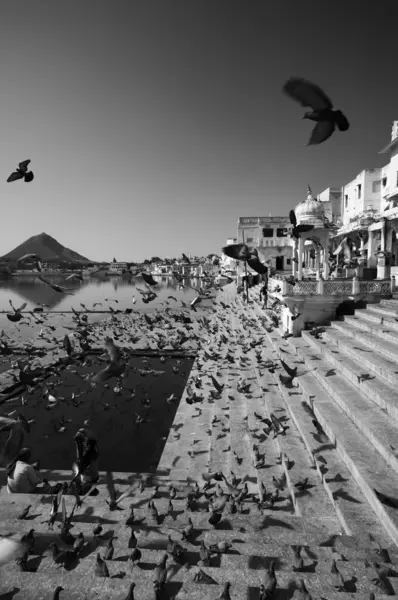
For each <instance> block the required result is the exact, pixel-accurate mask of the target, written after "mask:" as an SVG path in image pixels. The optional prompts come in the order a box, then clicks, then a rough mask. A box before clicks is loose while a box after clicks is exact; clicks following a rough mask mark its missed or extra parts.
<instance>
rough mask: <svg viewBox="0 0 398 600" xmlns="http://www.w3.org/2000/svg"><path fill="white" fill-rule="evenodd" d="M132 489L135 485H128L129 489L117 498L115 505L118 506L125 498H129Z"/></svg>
mask: <svg viewBox="0 0 398 600" xmlns="http://www.w3.org/2000/svg"><path fill="white" fill-rule="evenodd" d="M134 488H135V483H134V484H132V485H130V487H129V488H127V490H126V491H125V492H123V494H121V495H120V496H119V498H118V499H117V503H118V504H119V502H121V501H122V500H124V499H125V498H127V497H128V496H130V495H131V494H132V492H133V489H134Z"/></svg>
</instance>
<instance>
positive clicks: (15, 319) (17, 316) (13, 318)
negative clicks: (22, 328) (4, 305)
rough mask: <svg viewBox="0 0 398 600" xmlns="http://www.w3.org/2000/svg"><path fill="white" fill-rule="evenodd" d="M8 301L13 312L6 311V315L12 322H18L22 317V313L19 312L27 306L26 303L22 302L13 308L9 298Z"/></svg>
mask: <svg viewBox="0 0 398 600" xmlns="http://www.w3.org/2000/svg"><path fill="white" fill-rule="evenodd" d="M9 303H10V306H11V308H12V309H13V310H14V313H12V314H10V313H7V314H6V317H7V319H8V320H9V321H11V322H12V323H18V321H20V320H21V319H22V314H21V313H22V311H23V310H24V309H25V308H26V307H27V303H26V302H24V303H23V304H22V305H21V306H20V307H19V308H15V307H14V306H13V304H12V301H11V300H9Z"/></svg>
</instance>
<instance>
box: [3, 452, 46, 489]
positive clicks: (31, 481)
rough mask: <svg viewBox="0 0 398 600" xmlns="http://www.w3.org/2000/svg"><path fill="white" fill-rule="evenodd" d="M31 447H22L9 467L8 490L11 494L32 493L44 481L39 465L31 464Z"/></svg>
mask: <svg viewBox="0 0 398 600" xmlns="http://www.w3.org/2000/svg"><path fill="white" fill-rule="evenodd" d="M31 454H32V453H31V450H30V448H22V450H20V452H19V453H18V455H17V457H16V459H15V460H14V462H13V463H11V465H9V467H8V469H7V491H8V493H9V494H31V493H32V492H34V491H35V490H36V488H37V486H38V484H39V483H41V482H42V481H43V478H42V476H41V474H40V473H39V470H38V466H37V465H36V466H35V465H33V464H29V460H30V457H31Z"/></svg>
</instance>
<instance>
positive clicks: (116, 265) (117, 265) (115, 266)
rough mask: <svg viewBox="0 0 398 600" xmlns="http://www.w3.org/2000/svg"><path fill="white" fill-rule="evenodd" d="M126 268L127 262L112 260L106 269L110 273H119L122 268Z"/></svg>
mask: <svg viewBox="0 0 398 600" xmlns="http://www.w3.org/2000/svg"><path fill="white" fill-rule="evenodd" d="M126 269H127V263H125V262H112V263H111V264H110V265H109V269H108V270H109V272H110V273H117V274H118V275H119V274H120V275H121V274H122V272H123V271H124V270H126Z"/></svg>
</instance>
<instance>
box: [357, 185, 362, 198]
mask: <svg viewBox="0 0 398 600" xmlns="http://www.w3.org/2000/svg"><path fill="white" fill-rule="evenodd" d="M361 192H362V184H361V183H358V198H360V197H361Z"/></svg>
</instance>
